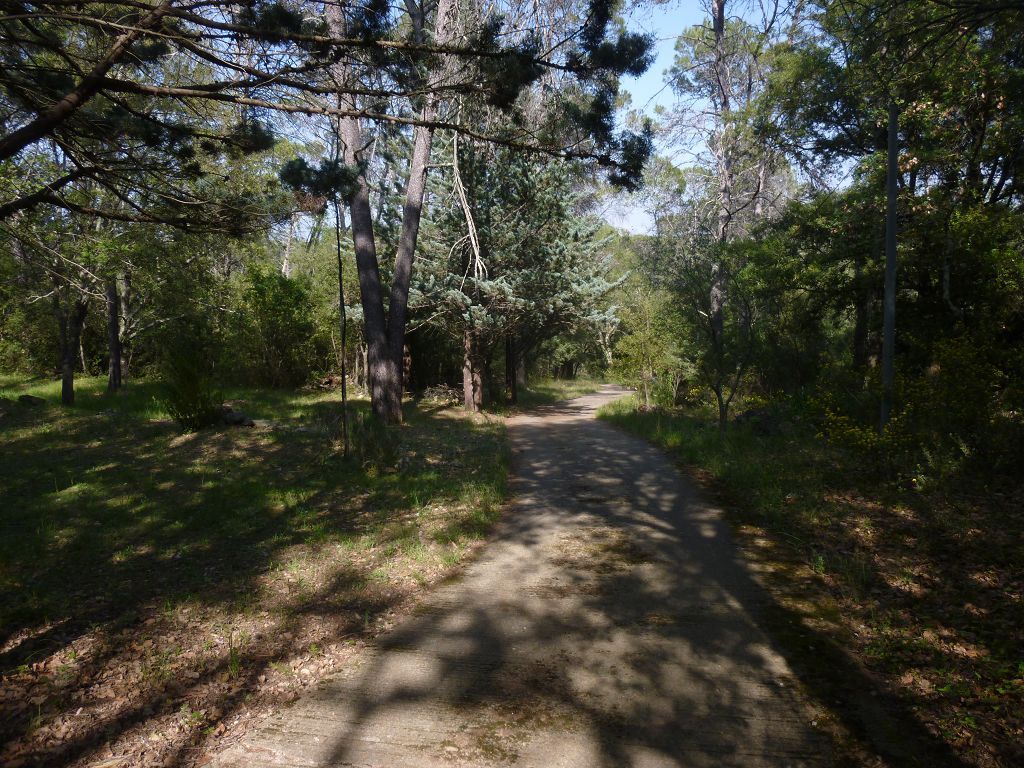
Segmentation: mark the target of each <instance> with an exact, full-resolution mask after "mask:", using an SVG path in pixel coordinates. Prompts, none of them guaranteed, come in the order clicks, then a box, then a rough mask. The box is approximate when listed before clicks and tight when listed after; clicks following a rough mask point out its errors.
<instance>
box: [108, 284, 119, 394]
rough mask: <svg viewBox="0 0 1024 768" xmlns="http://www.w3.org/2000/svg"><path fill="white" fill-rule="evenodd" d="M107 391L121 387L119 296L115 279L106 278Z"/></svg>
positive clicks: (113, 390)
mask: <svg viewBox="0 0 1024 768" xmlns="http://www.w3.org/2000/svg"><path fill="white" fill-rule="evenodd" d="M106 292H107V392H117V391H118V390H119V389H120V388H121V309H120V308H121V300H120V299H121V297H120V295H119V294H118V292H117V280H116V279H115V278H111V279H109V280H107V285H106Z"/></svg>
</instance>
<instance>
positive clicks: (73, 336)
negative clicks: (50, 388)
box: [56, 299, 87, 405]
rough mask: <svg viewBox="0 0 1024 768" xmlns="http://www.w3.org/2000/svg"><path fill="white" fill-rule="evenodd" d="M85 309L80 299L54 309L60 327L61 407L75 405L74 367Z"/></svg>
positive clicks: (76, 361)
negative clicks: (68, 305) (67, 305)
mask: <svg viewBox="0 0 1024 768" xmlns="http://www.w3.org/2000/svg"><path fill="white" fill-rule="evenodd" d="M58 301H59V300H58ZM86 309H87V304H86V303H85V302H84V301H82V300H81V299H78V300H75V301H74V302H73V304H72V305H71V306H70V307H66V308H65V307H59V306H58V307H56V311H57V321H58V324H59V326H60V358H61V359H60V363H61V364H60V401H61V403H62V404H63V405H74V404H75V366H76V365H77V364H78V359H77V358H78V355H79V352H80V342H81V338H82V326H83V325H84V324H85V312H86Z"/></svg>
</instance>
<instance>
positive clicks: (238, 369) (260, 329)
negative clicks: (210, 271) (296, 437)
mask: <svg viewBox="0 0 1024 768" xmlns="http://www.w3.org/2000/svg"><path fill="white" fill-rule="evenodd" d="M311 293H312V291H311V287H310V284H309V280H308V279H307V278H305V277H302V276H297V277H295V278H287V277H285V276H284V275H282V274H281V273H280V271H278V270H276V269H274V268H273V267H271V266H269V265H265V264H259V263H254V264H250V265H249V267H248V268H247V269H246V271H245V274H244V276H243V277H242V279H241V286H240V292H239V295H238V304H237V307H236V308H235V312H234V314H233V315H232V316H231V320H230V329H231V330H230V339H231V343H230V344H229V345H228V349H227V351H228V353H229V354H230V356H231V360H230V364H231V365H232V368H233V370H232V371H231V374H232V375H233V376H235V377H237V378H239V379H240V380H241V381H242V382H245V383H250V384H264V385H269V386H272V387H294V386H298V385H301V384H305V383H306V382H307V381H308V380H309V379H310V377H311V376H312V374H313V373H314V372H315V371H316V370H317V367H318V356H317V349H316V338H315V333H316V324H315V321H314V314H313V302H312V296H311ZM319 359H322V357H321V358H319Z"/></svg>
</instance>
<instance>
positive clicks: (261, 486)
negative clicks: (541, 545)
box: [0, 378, 506, 764]
mask: <svg viewBox="0 0 1024 768" xmlns="http://www.w3.org/2000/svg"><path fill="white" fill-rule="evenodd" d="M0 386H2V387H3V388H4V392H6V393H8V396H11V397H14V398H15V399H16V396H17V394H19V393H21V394H24V393H33V394H34V393H39V396H42V397H45V398H46V399H47V401H48V402H47V405H45V406H42V407H39V406H37V407H32V406H18V405H13V406H11V407H9V408H7V415H6V416H5V417H4V422H3V423H2V424H0V459H2V460H0V491H2V493H0V496H2V497H3V499H4V503H3V504H0V530H2V533H3V535H0V674H3V675H4V676H3V678H2V682H0V694H2V696H3V697H4V698H3V701H4V708H5V718H4V719H3V722H2V724H0V737H2V738H0V741H6V742H7V743H8V745H9V746H7V747H6V749H7V751H6V752H0V763H4V764H6V763H7V762H8V761H9V759H13V758H14V757H15V756H26V758H27V759H29V761H30V762H32V763H35V762H40V761H44V759H45V760H51V761H56V762H61V761H63V762H71V761H73V760H76V759H79V758H82V757H84V756H86V755H89V754H92V752H91V750H93V749H94V748H96V747H97V746H98V745H99V744H101V743H102V742H107V741H108V742H110V743H111V744H112V745H114V747H115V748H118V749H122V748H123V749H126V750H128V751H129V752H132V750H138V749H140V748H142V746H145V748H146V749H149V750H153V749H154V744H160V745H162V746H161V747H160V749H164V748H166V749H168V750H171V749H180V748H182V747H184V746H188V745H190V744H192V743H193V742H192V741H191V739H193V738H200V737H202V732H203V731H208V733H207V734H206V737H209V738H215V737H219V736H221V735H223V733H224V728H220V729H219V730H218V726H219V725H223V724H225V723H229V724H231V723H235V722H236V719H237V717H242V718H243V720H244V717H247V716H250V715H252V713H254V712H256V711H258V710H259V709H260V707H269V706H272V705H274V704H275V703H280V702H282V701H286V700H288V699H289V697H291V696H293V695H294V694H295V692H296V691H298V690H300V689H302V688H306V687H309V686H311V685H313V684H315V682H316V681H317V680H318V679H320V678H321V677H322V676H323V674H326V673H327V672H328V671H330V670H332V669H335V668H337V667H338V666H339V665H341V664H344V663H346V660H347V659H349V658H350V656H351V654H352V653H354V652H355V651H354V649H356V648H357V647H358V644H359V642H361V639H362V638H364V637H365V635H366V633H373V632H377V631H379V630H380V629H381V628H383V627H384V626H386V623H387V621H386V617H387V616H388V615H390V614H391V613H393V612H395V611H401V610H404V609H405V608H404V607H403V606H407V605H408V604H409V603H410V601H411V600H412V599H414V598H415V596H416V594H417V593H418V592H420V591H422V590H423V589H424V588H429V587H430V586H431V585H432V584H435V583H437V582H438V581H440V580H442V579H444V578H447V577H448V576H450V575H451V574H452V573H453V571H454V569H457V568H458V567H459V566H460V564H461V563H462V562H463V561H464V560H465V558H466V556H467V555H468V554H470V553H471V552H472V551H474V546H475V543H476V542H479V541H480V540H481V539H482V538H483V537H484V536H486V535H487V532H488V530H489V526H490V524H491V523H493V521H494V519H495V517H496V515H497V512H498V509H499V508H500V503H501V500H502V498H503V495H504V479H505V471H506V469H505V468H506V460H505V444H504V433H503V430H504V427H503V424H502V423H501V421H500V420H498V419H489V418H484V417H472V418H471V417H466V416H464V415H462V414H461V413H458V412H454V411H443V410H441V411H432V412H418V411H417V410H416V409H415V408H413V407H411V406H409V407H408V408H407V419H406V423H405V424H403V425H401V426H398V427H394V428H392V429H391V430H390V433H391V435H392V436H393V439H394V441H395V445H396V446H397V448H396V461H395V463H394V464H390V465H389V464H386V463H381V462H377V463H370V464H364V463H361V462H359V461H357V460H354V459H351V458H350V459H346V458H345V457H343V456H342V454H341V451H340V446H339V445H338V443H337V442H336V440H335V439H334V437H333V435H332V434H331V431H330V424H329V423H328V422H330V421H331V419H333V418H334V417H335V415H336V414H337V413H339V409H340V404H339V397H338V395H337V393H333V392H309V393H306V392H302V393H289V392H284V391H272V392H266V391H254V390H248V391H238V392H228V393H227V394H228V399H229V401H231V402H233V403H236V407H237V408H238V409H239V410H244V411H245V412H246V413H247V414H249V415H251V416H253V417H254V418H256V419H258V420H260V424H259V425H258V426H257V427H255V428H220V429H211V430H204V431H201V432H198V433H194V434H189V435H182V434H181V432H180V431H179V430H178V428H177V427H176V425H174V424H173V423H172V422H170V421H169V420H168V419H167V418H166V415H165V414H163V413H162V412H161V411H160V410H159V408H158V407H157V406H155V405H154V402H156V399H155V398H156V391H157V389H156V386H155V385H150V384H147V383H145V382H143V383H133V384H130V385H129V387H127V388H126V390H125V392H122V393H120V394H118V395H114V396H108V395H106V394H104V392H103V388H104V387H105V382H103V381H102V380H100V379H96V380H85V381H82V382H80V388H79V398H78V402H77V404H76V406H75V408H73V409H66V408H62V407H60V406H59V404H58V400H59V386H54V384H53V382H33V383H28V384H26V383H24V382H18V381H13V380H11V379H9V378H8V379H4V380H3V381H0ZM351 407H352V411H353V413H355V414H366V413H367V412H368V404H367V403H366V402H364V401H355V402H353V403H352V404H351ZM112 413H116V414H117V416H116V418H115V417H113V416H112V415H111V414H112ZM314 647H315V648H316V649H317V650H316V652H313V651H312V650H311V649H312V648H314ZM72 655H74V656H75V658H76V659H77V661H76V662H75V665H69V663H68V662H67V659H68V658H70V657H71V656H72ZM58 668H59V669H60V670H61V671H60V672H59V674H60V676H61V677H60V679H61V681H62V682H61V685H62V688H61V690H62V691H64V692H63V693H62V694H61V695H60V696H57V695H53V694H52V691H51V689H52V682H53V680H54V679H55V678H54V675H55V674H57V673H56V672H54V671H53V670H56V669H58ZM282 670H287V673H285V672H282ZM40 697H41V698H40ZM33 701H35V702H36V703H35V704H33V703H31V702H33ZM12 702H13V703H12ZM183 707H187V708H188V712H187V713H186V714H183V713H184V712H185V710H184V709H183ZM140 709H144V710H145V711H146V712H148V713H149V714H145V715H143V716H141V717H140V716H138V715H133V714H132V713H135V712H138V711H140ZM76 711H80V713H81V714H80V716H78V717H76V718H74V719H73V722H74V726H73V729H72V726H69V725H68V724H69V723H71V722H72V719H70V714H69V713H74V712H76ZM197 713H201V715H202V723H199V717H200V714H197ZM246 713H249V714H248V715H247V714H246ZM229 716H230V718H231V719H230V720H229ZM237 722H242V720H238V721H237ZM69 729H70V730H69ZM153 733H158V734H160V739H159V741H158V742H153V741H147V738H148V737H149V736H150V735H152V734H153ZM140 745H142V746H140ZM67 750H70V751H67Z"/></svg>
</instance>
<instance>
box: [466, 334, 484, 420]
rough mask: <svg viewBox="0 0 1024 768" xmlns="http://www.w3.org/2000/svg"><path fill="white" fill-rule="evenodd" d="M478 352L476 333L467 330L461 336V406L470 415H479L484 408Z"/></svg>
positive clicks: (482, 383)
mask: <svg viewBox="0 0 1024 768" xmlns="http://www.w3.org/2000/svg"><path fill="white" fill-rule="evenodd" d="M479 351H480V350H479V344H478V342H477V338H476V333H475V332H474V331H473V329H472V328H467V329H466V330H465V331H464V332H463V335H462V404H463V406H464V407H465V409H466V410H467V411H470V412H471V413H479V412H480V411H481V410H482V409H483V407H484V382H483V377H482V376H481V373H480V355H479Z"/></svg>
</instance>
